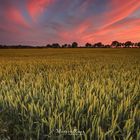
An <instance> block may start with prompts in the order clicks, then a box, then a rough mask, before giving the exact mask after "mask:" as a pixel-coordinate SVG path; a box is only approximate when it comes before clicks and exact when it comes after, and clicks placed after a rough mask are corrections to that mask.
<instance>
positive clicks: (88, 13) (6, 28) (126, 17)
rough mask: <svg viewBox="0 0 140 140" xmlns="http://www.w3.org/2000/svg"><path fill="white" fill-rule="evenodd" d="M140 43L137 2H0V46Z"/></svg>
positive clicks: (42, 0) (131, 0) (85, 0)
mask: <svg viewBox="0 0 140 140" xmlns="http://www.w3.org/2000/svg"><path fill="white" fill-rule="evenodd" d="M113 40H118V41H122V42H124V41H126V40H131V41H140V0H0V44H26V45H27V44H29V45H45V44H48V43H56V42H58V43H60V44H62V43H71V42H73V41H77V42H78V43H79V44H84V43H86V42H90V43H95V42H99V41H101V42H103V43H110V42H111V41H113Z"/></svg>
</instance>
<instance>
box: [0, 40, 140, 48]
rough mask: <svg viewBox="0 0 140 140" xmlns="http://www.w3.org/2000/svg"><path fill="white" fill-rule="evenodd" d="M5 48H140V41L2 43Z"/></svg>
mask: <svg viewBox="0 0 140 140" xmlns="http://www.w3.org/2000/svg"><path fill="white" fill-rule="evenodd" d="M5 48H7V49H8V48H9V49H10V48H17V49H18V48H19V49H22V48H23V49H25V48H140V42H135V43H134V42H131V41H126V42H123V43H122V42H119V41H113V42H112V43H111V44H103V43H102V42H98V43H94V44H91V43H86V44H85V45H84V46H79V45H78V43H77V42H73V43H72V44H63V45H60V44H59V43H53V44H47V45H46V46H29V45H0V49H5Z"/></svg>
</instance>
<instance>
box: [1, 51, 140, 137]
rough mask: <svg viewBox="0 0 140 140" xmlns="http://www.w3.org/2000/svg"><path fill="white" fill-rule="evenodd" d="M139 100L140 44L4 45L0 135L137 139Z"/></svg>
mask: <svg viewBox="0 0 140 140" xmlns="http://www.w3.org/2000/svg"><path fill="white" fill-rule="evenodd" d="M139 100H140V49H17V50H16V49H7V50H4V49H3V50H0V139H5V138H6V139H14V140H19V139H23V140H46V139H50V140H53V139H58V140H59V139H60V140H68V139H70V140H79V139H80V140H89V139H91V140H108V139H109V140H118V139H120V140H134V139H135V140H139V139H140V102H139ZM75 129H77V131H80V132H82V134H81V135H79V134H78V135H76V134H77V133H78V132H77V131H76V133H75V135H74V134H73V135H69V134H64V133H61V134H59V133H56V130H62V131H72V132H73V131H74V130H75Z"/></svg>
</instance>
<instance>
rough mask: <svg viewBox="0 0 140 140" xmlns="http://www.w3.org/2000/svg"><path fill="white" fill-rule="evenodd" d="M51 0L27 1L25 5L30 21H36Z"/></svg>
mask: <svg viewBox="0 0 140 140" xmlns="http://www.w3.org/2000/svg"><path fill="white" fill-rule="evenodd" d="M52 2H53V0H29V2H28V4H27V8H28V12H29V14H30V16H31V17H32V19H34V20H35V19H36V18H37V17H38V16H39V15H40V14H41V13H42V12H43V11H44V9H45V8H46V7H48V6H49V5H50V4H51V3H52Z"/></svg>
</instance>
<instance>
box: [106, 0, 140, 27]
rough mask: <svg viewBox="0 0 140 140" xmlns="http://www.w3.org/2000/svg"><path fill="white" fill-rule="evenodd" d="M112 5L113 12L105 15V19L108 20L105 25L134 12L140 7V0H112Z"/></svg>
mask: <svg viewBox="0 0 140 140" xmlns="http://www.w3.org/2000/svg"><path fill="white" fill-rule="evenodd" d="M110 6H111V8H112V10H111V12H109V13H106V14H105V15H103V16H104V20H105V21H106V23H105V25H104V27H106V26H109V25H111V24H114V23H116V22H118V21H120V20H122V19H124V18H126V17H127V16H129V15H130V14H132V13H133V12H134V11H136V10H137V9H138V8H139V7H140V1H139V0H131V1H128V0H121V1H118V0H112V3H111V4H110Z"/></svg>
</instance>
